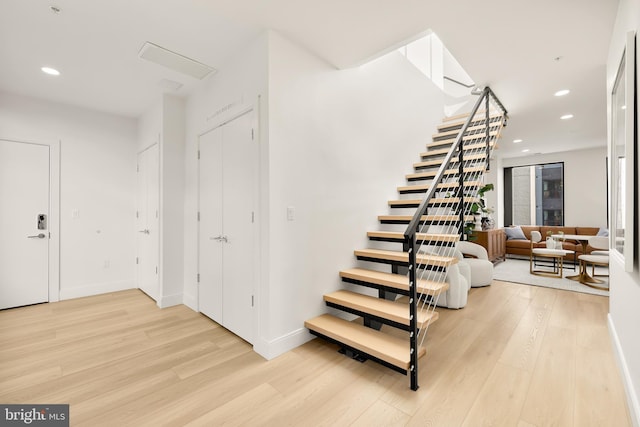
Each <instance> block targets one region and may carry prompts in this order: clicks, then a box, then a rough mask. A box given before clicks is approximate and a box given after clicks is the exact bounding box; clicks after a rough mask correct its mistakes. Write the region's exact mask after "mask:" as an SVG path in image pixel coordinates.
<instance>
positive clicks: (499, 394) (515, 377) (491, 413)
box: [462, 363, 531, 427]
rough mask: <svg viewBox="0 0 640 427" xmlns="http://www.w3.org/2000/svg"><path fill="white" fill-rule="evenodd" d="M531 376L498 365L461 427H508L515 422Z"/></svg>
mask: <svg viewBox="0 0 640 427" xmlns="http://www.w3.org/2000/svg"><path fill="white" fill-rule="evenodd" d="M530 380H531V373H530V372H527V371H524V370H522V369H518V368H514V367H512V366H509V365H504V364H502V363H497V364H496V365H495V367H494V369H493V371H492V372H491V375H489V377H488V378H487V381H486V382H485V384H484V386H483V387H482V389H481V390H480V393H479V394H478V397H477V398H476V400H475V402H474V403H473V406H472V407H471V410H470V411H469V412H468V413H467V416H466V417H465V419H464V422H463V423H462V426H463V427H481V426H482V427H485V426H486V427H489V426H492V427H498V426H503V427H511V426H513V425H515V424H516V423H517V422H518V419H519V418H520V411H521V408H522V404H523V403H524V399H525V397H526V392H527V389H528V387H529V381H530Z"/></svg>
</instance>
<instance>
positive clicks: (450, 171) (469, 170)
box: [405, 165, 486, 181]
mask: <svg viewBox="0 0 640 427" xmlns="http://www.w3.org/2000/svg"><path fill="white" fill-rule="evenodd" d="M485 169H486V167H485V166H484V165H481V166H472V167H466V168H463V173H472V172H480V173H482V172H485ZM459 173H460V170H459V169H458V168H453V169H447V170H445V171H444V175H445V176H447V175H457V174H459ZM437 174H438V171H437V170H430V171H426V172H416V173H410V174H408V175H405V178H407V180H409V181H416V180H419V179H429V178H433V177H435V176H436V175H437Z"/></svg>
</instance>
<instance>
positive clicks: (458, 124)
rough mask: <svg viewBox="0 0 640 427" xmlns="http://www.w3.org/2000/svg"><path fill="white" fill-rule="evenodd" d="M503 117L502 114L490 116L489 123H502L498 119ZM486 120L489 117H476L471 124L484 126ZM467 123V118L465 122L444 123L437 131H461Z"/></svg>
mask: <svg viewBox="0 0 640 427" xmlns="http://www.w3.org/2000/svg"><path fill="white" fill-rule="evenodd" d="M467 117H468V116H467ZM501 117H503V116H502V114H493V115H490V116H489V122H490V123H491V124H492V125H493V124H495V123H500V122H501V121H502V120H498V119H500V118H501ZM486 120H487V116H485V115H482V116H478V115H476V118H475V119H474V120H473V121H472V122H471V124H472V125H476V124H482V123H485V122H486ZM466 122H467V119H466V118H465V119H464V120H458V121H448V122H445V123H443V124H441V125H438V127H437V129H438V131H443V130H447V129H453V128H458V129H461V128H462V126H464V124H465V123H466Z"/></svg>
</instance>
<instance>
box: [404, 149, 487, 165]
mask: <svg viewBox="0 0 640 427" xmlns="http://www.w3.org/2000/svg"><path fill="white" fill-rule="evenodd" d="M483 147H484V146H483ZM486 157H487V155H486V154H485V153H478V154H467V155H465V156H464V162H468V161H471V160H484V159H486ZM452 163H454V164H455V163H459V162H458V156H455V157H454V158H453V161H452ZM441 164H442V159H436V160H427V161H424V162H419V163H414V164H413V168H414V169H416V170H417V169H424V168H428V167H435V166H440V165H441Z"/></svg>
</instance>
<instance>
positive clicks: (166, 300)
mask: <svg viewBox="0 0 640 427" xmlns="http://www.w3.org/2000/svg"><path fill="white" fill-rule="evenodd" d="M178 304H182V294H175V295H166V296H163V297H160V300H159V301H158V307H160V308H167V307H171V306H174V305H178Z"/></svg>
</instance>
